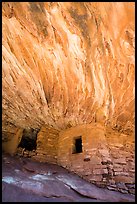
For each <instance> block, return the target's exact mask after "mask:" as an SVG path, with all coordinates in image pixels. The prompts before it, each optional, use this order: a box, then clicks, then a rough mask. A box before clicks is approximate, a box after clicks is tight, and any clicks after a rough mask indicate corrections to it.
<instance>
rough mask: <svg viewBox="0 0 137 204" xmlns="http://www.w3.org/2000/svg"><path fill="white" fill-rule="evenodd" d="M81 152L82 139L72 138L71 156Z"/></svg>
mask: <svg viewBox="0 0 137 204" xmlns="http://www.w3.org/2000/svg"><path fill="white" fill-rule="evenodd" d="M81 152H82V137H81V136H79V137H76V138H74V146H73V152H72V153H73V154H76V153H81Z"/></svg>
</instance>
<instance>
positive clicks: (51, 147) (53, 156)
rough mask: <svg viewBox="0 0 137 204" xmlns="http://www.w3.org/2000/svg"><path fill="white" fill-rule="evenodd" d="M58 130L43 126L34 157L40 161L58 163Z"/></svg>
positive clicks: (38, 136)
mask: <svg viewBox="0 0 137 204" xmlns="http://www.w3.org/2000/svg"><path fill="white" fill-rule="evenodd" d="M57 148H58V131H57V130H55V129H53V128H48V127H42V128H41V129H40V131H39V133H38V135H37V148H36V155H34V156H32V158H33V159H35V160H38V161H40V162H50V163H57Z"/></svg>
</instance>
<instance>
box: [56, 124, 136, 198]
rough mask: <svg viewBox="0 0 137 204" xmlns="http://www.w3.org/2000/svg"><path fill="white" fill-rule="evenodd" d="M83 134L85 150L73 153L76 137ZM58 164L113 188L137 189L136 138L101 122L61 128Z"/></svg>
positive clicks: (125, 191) (128, 191)
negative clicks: (136, 180)
mask: <svg viewBox="0 0 137 204" xmlns="http://www.w3.org/2000/svg"><path fill="white" fill-rule="evenodd" d="M77 136H82V150H83V151H82V152H81V153H76V154H72V151H73V148H74V138H75V137H77ZM58 145H59V146H58V164H59V165H61V166H63V167H65V168H67V169H69V170H71V171H73V172H75V173H77V174H78V175H79V176H81V177H83V178H84V179H86V180H88V181H90V182H91V183H95V184H96V185H98V186H101V187H107V188H108V189H110V190H118V191H120V192H123V193H132V194H134V191H135V178H134V176H135V165H134V164H135V163H134V137H133V135H131V136H130V135H124V134H122V133H117V132H116V131H113V130H107V129H104V128H103V126H101V124H96V123H95V124H92V125H80V126H77V127H73V128H70V129H67V130H65V131H61V132H60V134H59V143H58Z"/></svg>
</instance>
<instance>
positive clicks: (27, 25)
mask: <svg viewBox="0 0 137 204" xmlns="http://www.w3.org/2000/svg"><path fill="white" fill-rule="evenodd" d="M134 13H135V12H134V3H132V2H104V3H103V2H93V3H92V2H83V3H82V2H80V3H79V2H65V3H64V2H3V3H2V129H3V131H6V132H12V131H13V130H14V128H15V129H16V127H20V128H24V129H27V128H33V129H35V128H41V126H42V125H45V124H46V125H49V126H53V127H54V128H56V129H65V128H67V127H70V126H75V125H79V124H84V123H92V122H100V123H103V124H105V125H108V126H111V127H115V128H117V129H119V130H120V129H121V130H125V131H133V128H134Z"/></svg>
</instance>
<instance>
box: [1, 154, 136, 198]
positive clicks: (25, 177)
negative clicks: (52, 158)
mask: <svg viewBox="0 0 137 204" xmlns="http://www.w3.org/2000/svg"><path fill="white" fill-rule="evenodd" d="M2 201H3V202H18V201H20V202H21V201H22V202H23V201H24V202H36V201H39V202H44V201H46V202H53V201H55V202H64V201H67V202H75V201H76V202H82V201H84V202H106V201H107V202H134V201H135V196H134V195H128V194H122V193H119V192H115V191H110V190H108V189H103V188H99V187H97V186H95V185H93V184H90V183H88V182H87V181H85V180H83V179H82V178H80V177H79V176H77V175H75V174H73V173H70V172H69V171H67V170H66V169H64V168H62V167H59V166H57V165H54V164H48V163H39V162H36V161H32V160H31V159H29V158H19V157H12V156H9V155H3V160H2Z"/></svg>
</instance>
